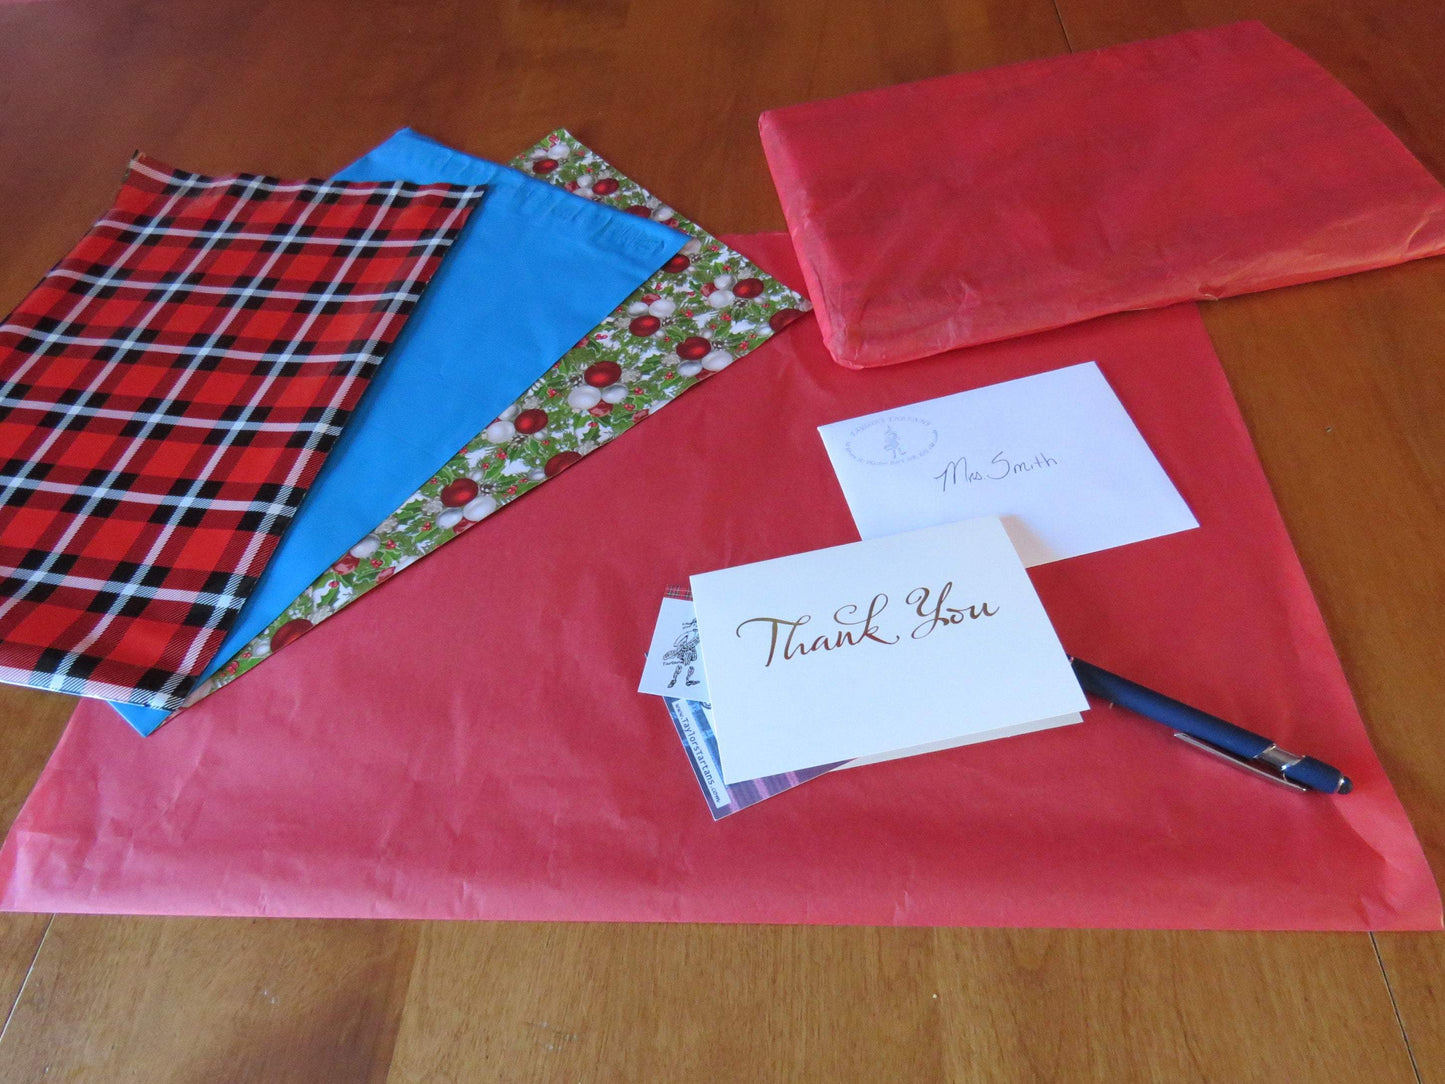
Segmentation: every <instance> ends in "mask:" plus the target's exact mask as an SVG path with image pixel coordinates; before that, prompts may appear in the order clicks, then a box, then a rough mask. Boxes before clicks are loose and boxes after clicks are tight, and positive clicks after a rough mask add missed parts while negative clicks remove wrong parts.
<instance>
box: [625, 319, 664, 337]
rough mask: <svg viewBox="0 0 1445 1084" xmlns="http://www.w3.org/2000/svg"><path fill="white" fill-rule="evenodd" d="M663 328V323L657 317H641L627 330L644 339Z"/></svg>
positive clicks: (629, 325)
mask: <svg viewBox="0 0 1445 1084" xmlns="http://www.w3.org/2000/svg"><path fill="white" fill-rule="evenodd" d="M661 326H662V321H661V320H659V319H658V318H657V317H656V316H639V317H637V318H636V319H635V320H633V321H632V323H630V324H628V325H627V330H628V331H630V332H632V334H634V335H637V336H638V337H644V336H647V335H651V334H652V333H653V332H655V331H656V330H657V329H658V328H660V327H661Z"/></svg>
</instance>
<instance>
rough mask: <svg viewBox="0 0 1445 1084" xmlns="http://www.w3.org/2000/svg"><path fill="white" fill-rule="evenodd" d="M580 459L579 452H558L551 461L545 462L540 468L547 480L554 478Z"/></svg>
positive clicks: (580, 454)
mask: <svg viewBox="0 0 1445 1084" xmlns="http://www.w3.org/2000/svg"><path fill="white" fill-rule="evenodd" d="M581 458H582V453H581V452H558V453H557V454H556V455H554V456H553V457H552V458H551V459H549V460H547V462H546V464H545V465H544V466H543V467H542V471H543V473H545V474H546V475H547V477H548V478H555V477H556V476H557V475H559V474H561V473H562V472H563V471H564V470H566V469H567V468H568V467H570V466H571V465H572V464H573V463H575V462H577V460H579V459H581Z"/></svg>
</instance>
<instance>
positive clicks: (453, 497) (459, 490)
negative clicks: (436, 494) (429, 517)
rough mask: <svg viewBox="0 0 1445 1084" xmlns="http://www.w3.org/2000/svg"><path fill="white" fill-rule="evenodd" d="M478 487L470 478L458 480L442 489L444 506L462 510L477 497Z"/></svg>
mask: <svg viewBox="0 0 1445 1084" xmlns="http://www.w3.org/2000/svg"><path fill="white" fill-rule="evenodd" d="M477 492H478V486H477V483H476V482H473V481H472V480H471V479H470V478H458V479H457V480H456V481H455V482H449V483H447V485H445V486H443V487H442V493H441V498H442V504H444V505H446V506H447V507H448V508H460V507H461V506H462V505H464V504H466V503H467V502H468V501H470V500H471V499H472V498H473V497H475V496H476V495H477Z"/></svg>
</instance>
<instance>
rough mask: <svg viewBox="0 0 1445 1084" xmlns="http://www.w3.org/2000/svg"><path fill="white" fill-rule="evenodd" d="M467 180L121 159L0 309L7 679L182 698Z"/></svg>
mask: <svg viewBox="0 0 1445 1084" xmlns="http://www.w3.org/2000/svg"><path fill="white" fill-rule="evenodd" d="M482 194H483V190H482V189H481V188H475V187H457V186H452V185H441V184H433V185H416V184H410V183H406V182H401V181H396V182H373V183H358V182H340V181H318V180H306V181H278V180H275V179H273V178H269V177H258V176H252V175H249V174H238V175H234V176H228V177H216V178H211V177H202V176H198V175H197V174H194V173H184V172H181V171H178V170H173V169H171V168H170V167H168V166H165V165H162V164H161V163H159V162H156V161H155V160H153V159H149V158H146V157H145V156H142V155H137V156H136V158H135V159H134V160H133V161H132V162H131V166H130V171H129V173H128V174H127V176H126V179H125V183H124V185H123V186H122V188H121V191H120V195H119V197H118V198H117V200H116V204H115V206H114V207H113V208H112V209H111V211H110V212H109V213H108V214H106V215H105V217H104V218H102V219H101V220H100V221H99V222H97V223H96V224H95V226H94V227H92V228H91V230H90V232H89V233H87V234H86V235H85V237H84V238H83V239H82V240H81V241H80V243H79V244H78V245H77V246H76V247H75V249H74V250H73V251H72V252H71V253H70V254H69V255H68V256H66V257H65V259H63V260H62V261H61V262H60V263H59V264H58V265H57V266H56V267H55V269H54V270H53V271H51V272H50V274H49V275H47V276H46V277H45V279H44V281H43V282H41V284H40V285H39V286H38V287H36V289H35V290H34V291H33V292H32V293H31V294H30V295H29V296H28V297H26V298H25V300H24V301H22V302H21V303H20V307H19V308H17V309H16V310H15V312H13V313H12V314H11V315H10V316H9V317H8V318H7V319H6V320H5V322H4V324H3V325H0V680H3V681H6V682H10V683H13V684H24V685H33V686H37V687H40V688H46V689H55V690H59V691H62V692H67V693H75V694H78V695H84V696H98V697H103V698H105V699H108V700H120V701H129V702H131V703H137V704H146V705H149V706H151V707H157V708H165V709H173V708H176V707H178V706H179V705H180V703H181V701H182V700H183V699H184V697H185V694H186V692H187V690H188V689H189V687H190V685H191V684H192V683H193V681H194V679H195V675H196V674H198V673H199V672H200V670H201V669H202V668H203V667H204V666H205V664H206V663H207V662H208V661H209V660H210V658H211V656H212V655H213V654H214V653H215V651H216V649H217V648H218V647H219V646H220V644H221V640H222V637H223V635H224V633H225V630H226V628H227V627H228V626H229V625H230V623H231V621H232V620H233V619H234V618H235V616H236V613H237V611H238V610H239V609H240V607H241V604H242V603H243V602H244V601H245V599H246V597H247V595H248V594H249V593H250V591H251V589H252V587H253V586H254V584H255V582H256V579H257V577H258V576H259V575H260V573H261V571H262V569H263V568H264V567H265V565H266V562H267V560H268V559H269V558H270V556H271V553H272V551H273V550H274V549H275V546H276V542H277V540H278V539H279V538H280V536H281V533H282V531H283V530H284V529H285V527H286V526H287V524H288V523H289V521H290V519H291V517H292V516H293V515H294V513H295V510H296V508H297V506H298V505H299V504H300V502H301V498H302V496H303V495H304V494H305V491H306V488H307V486H308V485H309V484H310V482H311V480H312V479H313V478H314V477H315V475H316V471H317V469H318V468H319V467H320V466H321V463H322V460H323V459H324V458H325V456H326V453H327V451H328V450H329V449H330V448H331V446H332V444H334V443H335V441H336V438H337V436H338V435H339V434H340V432H341V428H342V426H343V425H344V424H345V422H346V419H347V417H348V415H349V413H350V411H351V410H352V408H353V407H354V406H355V404H356V401H357V399H358V398H359V397H360V395H361V393H362V391H363V390H364V388H365V386H366V383H367V381H368V380H369V379H370V378H371V376H372V374H373V373H374V372H375V370H376V366H377V365H378V363H379V362H380V361H381V359H382V358H383V357H384V356H385V353H386V350H387V348H388V347H389V346H390V345H391V343H392V342H393V340H394V339H395V338H396V336H397V333H398V332H399V331H400V330H401V328H402V325H403V323H404V322H405V320H406V317H407V315H408V314H409V313H410V311H411V310H412V309H413V308H414V307H415V305H416V303H417V301H418V299H419V297H420V295H421V291H422V289H423V288H424V286H425V285H426V283H427V282H428V281H429V280H430V279H431V276H432V274H433V273H434V272H435V271H436V268H437V266H438V264H439V263H440V261H441V258H442V256H443V255H444V254H445V252H446V250H447V249H448V247H449V246H450V245H451V243H452V242H453V240H455V238H456V236H457V234H458V233H459V232H460V231H461V229H462V227H463V225H464V224H465V223H466V220H467V217H468V215H469V214H470V213H471V211H472V209H473V208H475V207H476V206H477V204H478V202H479V201H480V200H481V198H482Z"/></svg>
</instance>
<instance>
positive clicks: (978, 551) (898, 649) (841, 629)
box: [692, 517, 1087, 783]
mask: <svg viewBox="0 0 1445 1084" xmlns="http://www.w3.org/2000/svg"><path fill="white" fill-rule="evenodd" d="M692 592H693V604H694V606H695V608H696V612H697V621H698V631H699V633H700V636H701V642H702V644H703V647H704V655H703V662H704V665H705V667H706V670H707V682H708V689H709V692H710V693H711V696H712V706H713V730H714V734H715V736H716V738H717V743H718V752H719V754H720V758H721V760H722V771H723V779H724V780H725V781H727V782H729V783H734V782H738V781H741V780H747V779H756V778H759V777H761V776H767V775H776V774H779V773H782V772H789V771H800V770H803V769H805V768H810V767H814V766H816V765H819V764H826V763H830V762H834V761H841V760H852V759H856V758H859V757H881V756H882V755H885V754H890V753H898V752H901V751H904V750H913V749H914V747H917V746H938V747H946V745H949V744H961V743H962V742H964V741H967V740H983V739H985V738H990V737H1001V736H1004V735H1008V734H1016V733H1020V732H1023V731H1025V730H1032V729H1041V728H1043V727H1046V726H1056V725H1059V724H1060V723H1063V722H1076V721H1078V715H1077V714H1074V713H1077V712H1079V711H1082V710H1084V708H1085V707H1087V703H1086V701H1085V699H1084V695H1083V693H1082V692H1081V691H1080V689H1079V685H1078V682H1077V681H1076V680H1075V679H1074V675H1073V671H1072V669H1071V668H1070V667H1069V663H1068V659H1067V657H1066V656H1065V654H1064V651H1063V648H1062V647H1061V646H1060V644H1059V641H1058V638H1057V636H1055V634H1054V630H1053V627H1052V625H1050V623H1049V619H1048V615H1047V614H1046V613H1045V612H1044V608H1043V606H1042V604H1041V603H1040V602H1039V599H1038V596H1037V594H1035V593H1034V589H1033V584H1032V583H1031V582H1030V580H1029V577H1028V573H1027V572H1025V571H1024V567H1023V565H1022V564H1021V563H1020V561H1019V558H1018V555H1017V553H1016V552H1015V551H1014V548H1013V545H1012V543H1010V541H1009V538H1008V535H1007V534H1006V533H1005V532H1004V529H1003V527H1002V525H1001V524H1000V523H999V521H998V519H996V518H993V517H986V518H983V519H976V520H970V521H967V522H963V523H952V524H946V525H944V526H940V527H933V528H928V529H926V530H921V531H913V532H909V533H906V534H899V535H891V536H889V537H886V538H880V539H875V540H872V541H865V542H855V543H852V544H850V545H846V546H837V547H834V548H832V549H825V550H816V551H814V552H812V553H802V554H795V555H793V556H789V557H780V558H777V559H776V560H772V561H762V562H759V563H757V564H751V565H742V566H739V567H737V568H729V569H723V570H721V571H717V572H708V573H703V574H701V575H697V576H693V577H692ZM918 751H923V750H918Z"/></svg>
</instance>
